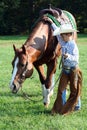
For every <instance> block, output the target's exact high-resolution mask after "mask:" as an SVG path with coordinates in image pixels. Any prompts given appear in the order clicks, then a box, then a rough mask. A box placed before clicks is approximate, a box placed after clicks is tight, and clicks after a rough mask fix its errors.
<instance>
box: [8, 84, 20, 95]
mask: <svg viewBox="0 0 87 130" xmlns="http://www.w3.org/2000/svg"><path fill="white" fill-rule="evenodd" d="M20 87H21V84H19V82H13V84H12V85H10V89H11V91H12V93H17V92H18V90H19V88H20Z"/></svg>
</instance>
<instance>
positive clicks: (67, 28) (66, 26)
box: [53, 24, 78, 36]
mask: <svg viewBox="0 0 87 130" xmlns="http://www.w3.org/2000/svg"><path fill="white" fill-rule="evenodd" d="M71 32H78V30H76V29H75V28H73V27H72V26H71V24H62V25H61V26H60V27H58V28H57V29H56V30H55V31H54V32H53V36H56V35H58V34H62V33H71Z"/></svg>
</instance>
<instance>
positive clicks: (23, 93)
mask: <svg viewBox="0 0 87 130" xmlns="http://www.w3.org/2000/svg"><path fill="white" fill-rule="evenodd" d="M21 92H22V97H24V98H25V99H29V100H30V101H32V102H40V101H42V100H43V98H41V99H40V100H33V99H31V98H30V96H29V94H27V93H25V92H24V91H23V90H22V87H21Z"/></svg>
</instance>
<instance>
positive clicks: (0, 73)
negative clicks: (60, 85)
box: [0, 34, 87, 130]
mask: <svg viewBox="0 0 87 130" xmlns="http://www.w3.org/2000/svg"><path fill="white" fill-rule="evenodd" d="M26 38H27V36H0V130H87V60H86V58H87V35H81V34H80V35H79V36H78V47H79V51H80V68H81V69H82V72H83V88H82V98H81V100H82V109H81V111H79V112H74V113H72V114H70V115H68V116H60V115H55V116H52V115H51V114H50V110H51V108H52V106H53V103H54V101H55V98H56V93H57V85H56V87H55V89H54V96H52V97H51V104H50V106H49V108H48V109H46V108H44V105H43V103H42V92H41V85H40V81H39V78H38V73H37V72H36V70H34V73H33V75H32V78H30V79H27V80H26V81H25V82H24V84H23V91H24V92H25V93H27V94H29V99H25V98H24V97H23V93H22V91H21V90H20V91H19V92H18V93H17V94H16V95H15V94H12V93H11V92H10V89H9V82H10V79H11V71H12V66H11V61H12V59H13V57H14V51H13V47H12V45H13V44H15V45H16V46H17V47H20V46H21V45H22V44H23V43H24V42H25V40H26ZM58 74H59V70H58V69H57V72H56V78H57V77H58ZM32 100H34V101H32Z"/></svg>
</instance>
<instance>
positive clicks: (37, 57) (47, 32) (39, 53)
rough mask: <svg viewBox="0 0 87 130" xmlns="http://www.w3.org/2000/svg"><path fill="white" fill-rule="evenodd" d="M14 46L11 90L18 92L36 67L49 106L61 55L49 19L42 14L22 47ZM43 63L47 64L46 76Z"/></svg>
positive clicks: (44, 98) (45, 102)
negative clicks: (58, 59)
mask: <svg viewBox="0 0 87 130" xmlns="http://www.w3.org/2000/svg"><path fill="white" fill-rule="evenodd" d="M45 11H46V10H45ZM13 48H14V52H15V57H14V59H13V61H12V66H13V73H12V78H11V82H10V88H11V91H12V92H13V93H17V92H18V90H19V88H20V87H21V86H22V83H23V82H24V81H25V79H26V78H29V77H30V76H31V75H32V73H33V69H34V67H35V68H36V70H37V71H38V74H39V78H40V82H41V84H42V92H43V103H44V105H46V106H48V105H49V103H50V96H51V95H52V93H53V85H54V82H53V78H54V74H55V72H56V67H57V58H58V56H60V45H59V44H58V41H57V38H56V37H54V36H53V35H52V29H51V27H50V23H49V21H47V20H46V19H45V18H44V16H42V17H41V18H40V19H39V21H38V22H37V23H36V25H35V27H34V28H33V30H32V32H31V34H30V36H29V38H28V39H27V40H26V42H25V43H24V44H23V45H22V47H21V48H19V49H18V48H16V47H15V45H13ZM43 64H46V66H47V74H46V76H45V74H44V67H43Z"/></svg>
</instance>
